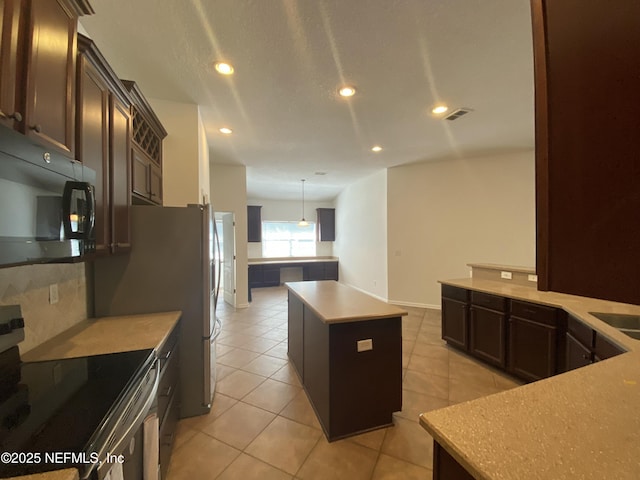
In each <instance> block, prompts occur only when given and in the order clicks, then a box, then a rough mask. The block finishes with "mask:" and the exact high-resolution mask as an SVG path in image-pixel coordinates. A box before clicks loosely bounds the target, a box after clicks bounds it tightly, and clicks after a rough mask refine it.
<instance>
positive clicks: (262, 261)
mask: <svg viewBox="0 0 640 480" xmlns="http://www.w3.org/2000/svg"><path fill="white" fill-rule="evenodd" d="M337 261H338V257H278V258H265V257H263V258H250V259H249V261H248V262H247V264H248V265H273V264H278V265H279V264H287V263H291V264H298V263H319V262H337Z"/></svg>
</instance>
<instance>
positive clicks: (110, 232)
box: [76, 35, 131, 255]
mask: <svg viewBox="0 0 640 480" xmlns="http://www.w3.org/2000/svg"><path fill="white" fill-rule="evenodd" d="M78 50H79V55H78V78H77V82H78V95H77V97H78V98H77V115H76V153H77V157H78V159H79V160H80V161H81V162H83V164H84V165H86V166H88V167H89V168H91V169H93V170H95V172H96V183H95V191H96V254H97V255H105V254H109V253H120V252H126V251H129V250H130V247H131V241H130V227H129V224H130V218H129V215H130V206H131V195H130V190H131V187H130V185H131V179H130V171H131V168H130V163H131V162H130V151H131V147H130V138H131V118H130V114H129V111H130V105H131V101H130V99H129V97H128V94H127V91H126V90H125V88H124V86H123V85H122V83H121V82H120V80H119V79H118V77H117V76H116V74H115V73H114V71H113V70H112V69H111V67H110V66H109V64H108V63H107V61H106V60H105V59H104V57H103V56H102V54H101V53H100V51H99V50H98V49H97V47H96V45H95V44H94V43H93V42H92V41H91V40H90V39H88V38H86V37H84V36H82V35H78Z"/></svg>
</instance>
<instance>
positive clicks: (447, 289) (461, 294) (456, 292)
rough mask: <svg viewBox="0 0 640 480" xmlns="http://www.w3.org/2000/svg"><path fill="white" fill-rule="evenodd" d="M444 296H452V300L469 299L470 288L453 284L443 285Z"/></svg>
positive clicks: (463, 300) (464, 300)
mask: <svg viewBox="0 0 640 480" xmlns="http://www.w3.org/2000/svg"><path fill="white" fill-rule="evenodd" d="M442 296H443V297H447V298H450V299H451V300H457V301H459V302H465V303H466V302H468V301H469V290H465V289H464V288H459V287H452V286H451V285H442Z"/></svg>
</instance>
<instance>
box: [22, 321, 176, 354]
mask: <svg viewBox="0 0 640 480" xmlns="http://www.w3.org/2000/svg"><path fill="white" fill-rule="evenodd" d="M181 315H182V313H181V312H163V313H149V314H141V315H122V316H114V317H101V318H94V319H89V320H85V321H83V322H80V323H78V324H77V325H75V326H73V327H71V328H70V329H68V330H66V331H64V332H62V333H61V334H59V335H56V336H55V337H53V338H52V339H51V340H48V341H47V342H45V343H43V344H42V345H40V346H38V347H36V348H34V349H33V350H29V351H28V352H26V353H25V354H24V355H22V360H23V361H24V362H37V361H42V360H57V359H63V358H75V357H84V356H87V355H100V354H106V353H116V352H128V351H132V350H142V349H146V348H158V347H159V346H160V345H162V343H164V341H165V340H166V338H167V336H168V335H169V333H171V330H172V329H173V327H174V326H175V324H176V322H177V321H178V320H179V319H180V316H181Z"/></svg>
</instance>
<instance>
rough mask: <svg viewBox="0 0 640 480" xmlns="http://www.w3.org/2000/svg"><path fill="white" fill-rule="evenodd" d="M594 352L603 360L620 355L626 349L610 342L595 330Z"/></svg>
mask: <svg viewBox="0 0 640 480" xmlns="http://www.w3.org/2000/svg"><path fill="white" fill-rule="evenodd" d="M594 352H595V354H596V357H597V358H598V360H605V359H607V358H611V357H615V356H616V355H620V354H621V353H624V352H626V350H625V349H624V348H622V347H621V346H619V345H618V344H617V343H614V342H612V341H611V340H609V339H607V338H605V337H603V336H602V335H600V334H599V333H597V332H596V339H595V348H594Z"/></svg>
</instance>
